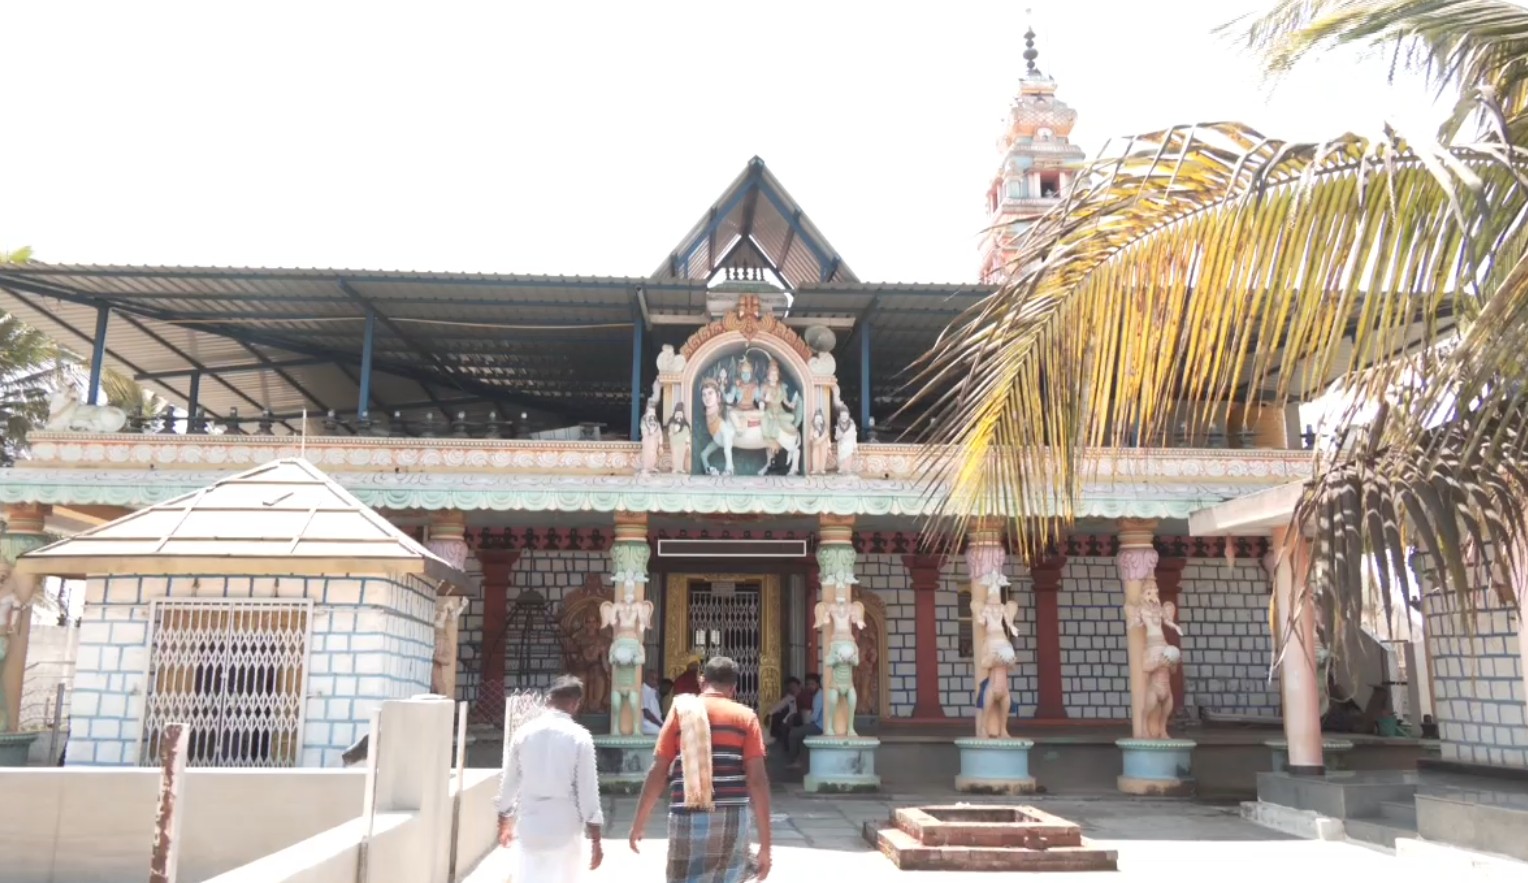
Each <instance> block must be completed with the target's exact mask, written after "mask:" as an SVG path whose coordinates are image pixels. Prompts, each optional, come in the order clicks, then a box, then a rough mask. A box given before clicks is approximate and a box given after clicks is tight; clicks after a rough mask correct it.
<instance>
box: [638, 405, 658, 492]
mask: <svg viewBox="0 0 1528 883" xmlns="http://www.w3.org/2000/svg"><path fill="white" fill-rule="evenodd" d="M641 426H642V474H643V475H650V474H652V473H654V472H657V471H658V457H659V456H660V455H661V454H662V452H663V423H662V422H661V421H660V420H659V419H658V399H657V398H656V397H654V398H650V399H648V400H647V410H646V411H644V412H643V413H642V424H641Z"/></svg>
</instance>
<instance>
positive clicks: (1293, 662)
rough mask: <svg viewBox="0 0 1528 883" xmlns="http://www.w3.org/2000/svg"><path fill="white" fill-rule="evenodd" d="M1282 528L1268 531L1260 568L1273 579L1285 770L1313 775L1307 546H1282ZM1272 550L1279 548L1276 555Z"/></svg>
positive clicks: (1316, 745)
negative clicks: (1286, 750)
mask: <svg viewBox="0 0 1528 883" xmlns="http://www.w3.org/2000/svg"><path fill="white" fill-rule="evenodd" d="M1285 531H1286V528H1276V529H1275V530H1274V532H1273V548H1274V549H1275V550H1276V551H1274V552H1270V553H1269V554H1268V555H1266V556H1264V558H1263V566H1264V568H1265V569H1267V570H1269V576H1270V577H1272V579H1273V605H1274V617H1273V628H1274V636H1273V644H1274V648H1275V652H1276V653H1278V655H1279V659H1280V662H1279V689H1280V692H1281V693H1282V694H1283V697H1284V739H1285V740H1286V741H1287V742H1288V743H1289V771H1290V772H1291V773H1294V774H1295V775H1302V774H1303V775H1315V776H1319V775H1321V774H1322V773H1323V772H1325V767H1326V764H1325V760H1324V759H1323V758H1322V754H1321V688H1320V684H1319V683H1318V682H1317V679H1316V670H1317V666H1316V612H1315V603H1314V599H1313V598H1310V597H1308V596H1307V595H1306V575H1307V573H1308V572H1309V569H1310V547H1309V545H1307V544H1306V542H1305V540H1304V538H1303V537H1302V538H1297V539H1296V540H1295V542H1294V543H1292V544H1286V537H1285ZM1278 550H1283V551H1282V554H1281V553H1280V551H1278Z"/></svg>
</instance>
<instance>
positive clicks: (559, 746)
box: [498, 677, 605, 883]
mask: <svg viewBox="0 0 1528 883" xmlns="http://www.w3.org/2000/svg"><path fill="white" fill-rule="evenodd" d="M583 699H584V684H583V682H582V681H580V680H579V679H578V678H575V677H563V678H559V679H558V680H557V682H556V683H554V684H553V685H552V689H551V690H550V691H548V693H547V711H546V712H544V713H543V714H541V715H540V716H538V717H536V718H535V719H533V720H532V721H530V722H529V723H527V724H526V725H525V726H523V727H521V728H520V729H519V730H517V731H516V732H515V734H514V736H512V737H511V739H510V743H509V752H508V759H507V761H506V762H505V766H504V779H503V782H502V784H501V785H500V787H499V799H498V808H499V844H500V845H501V846H509V845H510V843H512V842H516V843H519V845H520V854H519V857H518V861H517V863H516V866H515V873H514V876H513V877H512V878H511V879H513V880H514V881H515V883H520V881H522V880H523V881H526V883H576V881H577V880H578V879H579V877H580V876H581V874H580V873H579V868H580V865H582V863H583V861H582V860H583V848H582V847H583V842H582V841H583V838H584V835H586V834H587V836H588V838H589V840H590V841H592V843H593V853H594V854H593V857H592V859H591V861H590V862H589V870H591V871H592V870H594V869H595V868H598V867H599V866H600V862H601V861H602V860H603V859H604V851H603V849H602V848H601V845H600V830H601V828H602V827H603V826H604V824H605V817H604V814H603V813H602V812H601V810H600V794H599V779H598V774H597V772H596V770H595V763H594V737H592V736H590V735H589V731H588V730H586V729H584V728H583V727H582V726H580V725H579V724H578V723H577V722H575V721H574V720H573V715H574V714H576V713H577V712H578V706H579V704H580V703H581V702H583Z"/></svg>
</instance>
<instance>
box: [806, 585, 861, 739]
mask: <svg viewBox="0 0 1528 883" xmlns="http://www.w3.org/2000/svg"><path fill="white" fill-rule="evenodd" d="M847 592H848V587H847V586H845V587H843V588H842V589H841V590H840V594H839V595H838V597H837V600H835V601H831V602H829V601H819V602H817V609H816V613H817V618H816V622H815V623H814V626H813V627H814V628H819V629H820V628H822V627H823V626H825V625H831V626H832V628H831V629H830V631H829V633H828V655H827V665H828V671H827V675H828V677H827V683H826V684H824V685H823V689H824V690H826V691H827V693H826V694H825V695H824V696H823V706H822V730H823V735H826V736H854V735H856V733H855V732H854V712H855V708H856V707H857V704H858V694H857V692H856V690H855V679H854V667H855V666H857V665H859V664H860V653H859V642H858V641H857V640H856V639H855V636H854V630H855V629H856V628H859V629H863V628H864V627H865V605H864V604H863V603H862V602H859V601H853V602H851V601H849V600H847V599H846V598H845V597H844V595H845V594H847ZM840 702H842V703H844V711H845V714H844V715H843V720H844V722H843V723H840V722H839V715H838V709H839V703H840Z"/></svg>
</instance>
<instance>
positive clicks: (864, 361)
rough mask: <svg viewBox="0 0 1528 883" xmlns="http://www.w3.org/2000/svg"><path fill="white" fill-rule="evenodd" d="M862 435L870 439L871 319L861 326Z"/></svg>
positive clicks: (868, 318) (866, 318)
mask: <svg viewBox="0 0 1528 883" xmlns="http://www.w3.org/2000/svg"><path fill="white" fill-rule="evenodd" d="M859 332H860V433H861V434H862V436H863V437H864V438H865V440H867V441H868V440H869V439H870V317H868V316H867V317H865V324H863V325H861V326H860V330H859Z"/></svg>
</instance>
